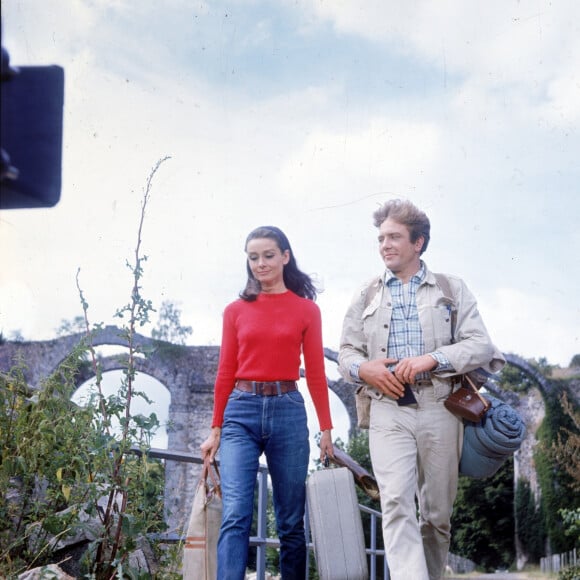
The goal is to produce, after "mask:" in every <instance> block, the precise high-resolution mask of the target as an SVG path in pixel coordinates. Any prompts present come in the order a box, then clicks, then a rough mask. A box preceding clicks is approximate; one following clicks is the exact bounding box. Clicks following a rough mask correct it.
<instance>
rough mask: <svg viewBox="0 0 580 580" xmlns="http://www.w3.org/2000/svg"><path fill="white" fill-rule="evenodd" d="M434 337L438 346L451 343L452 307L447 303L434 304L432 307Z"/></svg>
mask: <svg viewBox="0 0 580 580" xmlns="http://www.w3.org/2000/svg"><path fill="white" fill-rule="evenodd" d="M431 314H432V319H433V338H434V339H435V343H436V345H437V346H445V345H447V344H451V342H452V336H451V319H452V309H451V308H450V307H449V306H448V305H446V304H442V305H438V306H434V307H433V309H432V312H431Z"/></svg>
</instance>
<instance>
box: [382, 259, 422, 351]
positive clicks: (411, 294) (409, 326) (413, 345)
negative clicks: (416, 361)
mask: <svg viewBox="0 0 580 580" xmlns="http://www.w3.org/2000/svg"><path fill="white" fill-rule="evenodd" d="M424 279H425V266H424V265H423V264H422V263H421V268H420V269H419V271H418V272H417V273H416V274H415V275H414V276H413V277H412V278H411V279H410V280H409V283H408V284H403V283H402V282H401V280H399V278H397V277H396V276H394V275H393V274H392V273H391V272H390V271H389V270H387V275H386V277H385V284H386V285H387V286H388V287H389V290H390V292H391V298H392V308H393V313H392V315H391V328H390V330H389V342H388V346H387V348H388V356H389V357H390V358H396V359H397V360H401V359H403V358H408V357H411V356H420V355H422V354H424V353H425V345H424V343H423V332H422V330H421V324H420V323H419V312H418V310H417V299H416V298H417V288H419V286H420V285H421V282H423V280H424Z"/></svg>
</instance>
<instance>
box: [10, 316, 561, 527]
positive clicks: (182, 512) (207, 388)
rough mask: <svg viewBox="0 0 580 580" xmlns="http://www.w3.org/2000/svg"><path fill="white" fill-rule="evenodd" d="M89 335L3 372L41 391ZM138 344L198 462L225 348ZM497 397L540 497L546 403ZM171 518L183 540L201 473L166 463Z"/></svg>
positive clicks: (519, 363) (118, 341)
mask: <svg viewBox="0 0 580 580" xmlns="http://www.w3.org/2000/svg"><path fill="white" fill-rule="evenodd" d="M82 338H83V335H82V334H74V335H70V336H66V337H62V338H57V339H54V340H49V341H37V342H5V343H4V344H2V345H0V372H3V371H7V370H8V369H10V368H11V366H13V364H14V361H15V360H16V359H17V358H18V357H20V358H21V359H22V360H24V361H26V367H27V368H26V370H25V379H26V381H27V383H28V384H29V385H30V386H31V387H33V388H40V386H41V384H42V380H43V379H44V378H45V377H47V376H48V375H50V374H51V373H52V372H53V371H54V370H55V369H56V368H57V367H58V365H59V364H60V363H61V362H62V361H63V360H64V359H65V357H66V356H67V355H69V353H70V352H71V351H72V350H73V349H74V348H75V347H76V346H77V345H78V344H79V342H80V341H81V340H82ZM134 343H135V344H136V345H138V346H139V347H140V348H141V349H142V350H143V351H146V352H147V356H146V357H138V358H137V359H136V368H137V371H138V372H140V373H144V374H147V375H149V376H151V377H153V378H155V379H157V380H158V381H159V382H160V383H162V384H163V385H164V386H165V388H166V389H167V390H168V391H169V394H170V400H171V402H170V405H169V415H168V428H167V437H168V442H167V448H168V449H170V450H172V451H187V452H191V453H193V454H195V455H197V454H198V452H199V445H200V443H201V442H202V441H203V440H204V439H205V438H206V436H207V434H208V432H209V426H210V425H209V418H210V417H211V412H212V408H213V381H214V377H215V373H216V369H217V364H218V356H219V347H217V346H180V345H173V344H170V343H165V342H160V341H156V340H153V339H151V338H148V337H145V336H142V335H136V337H135V340H134ZM93 345H94V346H95V347H99V346H105V345H117V346H120V347H126V346H127V341H126V339H125V338H123V336H122V333H121V331H120V330H119V329H118V328H117V327H115V326H107V327H105V328H103V329H101V330H100V331H98V332H97V333H96V334H95V335H94V337H93ZM325 356H326V358H327V359H328V360H330V361H334V362H336V358H337V353H336V352H334V351H331V350H329V349H325ZM505 356H506V359H507V361H508V363H509V364H511V365H514V366H515V367H517V368H519V369H520V370H522V371H523V372H525V373H526V374H527V375H528V376H529V377H530V378H531V379H532V380H534V381H535V383H536V385H537V386H538V389H539V391H540V392H541V393H542V394H543V395H545V394H548V393H549V392H551V391H552V390H553V389H554V388H555V387H554V385H553V384H552V383H551V382H550V381H548V380H546V378H545V377H543V376H542V375H541V374H540V373H538V372H537V371H536V370H535V369H534V368H533V367H532V366H531V365H529V364H528V363H527V362H526V361H525V360H523V359H522V358H521V357H518V356H514V355H510V354H507V355H505ZM99 360H100V363H101V366H102V370H103V372H107V371H112V370H119V369H122V368H123V363H122V360H121V359H120V357H119V356H118V355H115V356H104V357H100V359H99ZM92 377H93V373H92V370H89V371H85V372H84V374H83V373H81V375H79V377H78V381H77V385H78V386H80V385H81V384H83V383H84V382H85V381H87V380H88V379H90V378H92ZM329 386H330V388H331V389H332V391H333V392H334V393H335V394H336V395H337V396H338V397H339V398H340V400H341V401H342V403H343V404H344V406H345V408H346V410H347V413H348V416H349V419H350V428H349V432H350V433H353V432H354V431H355V430H356V408H355V403H354V397H353V391H352V386H350V385H348V384H347V383H345V382H344V381H342V379H340V380H337V381H331V380H329ZM489 390H490V391H491V392H492V394H493V395H494V396H496V397H497V398H499V399H502V400H505V401H506V402H509V403H510V404H512V405H513V406H517V407H518V410H519V411H520V413H521V414H522V416H523V418H524V420H525V421H526V426H527V431H528V434H527V437H526V441H525V442H524V444H523V446H522V449H521V450H520V451H519V452H518V453H517V454H516V458H515V472H516V473H515V476H516V478H518V477H520V476H521V477H524V478H525V479H527V480H529V481H530V483H531V486H532V489H536V490H537V481H536V474H535V471H534V468H533V462H532V450H533V446H534V442H535V432H536V429H537V427H538V426H539V424H540V423H541V420H542V418H543V416H544V407H543V399H542V397H539V396H538V395H537V393H536V395H535V396H534V394H531V395H529V396H527V397H523V398H518V396H517V395H515V394H513V393H508V392H502V391H501V390H499V389H497V388H496V387H495V386H494V385H490V386H489ZM165 470H166V483H165V511H166V518H167V523H168V524H169V530H170V531H177V532H180V531H181V529H182V527H183V525H184V522H185V519H186V517H187V515H188V514H189V510H190V505H191V501H192V498H193V492H194V487H195V484H196V482H197V476H198V472H199V466H197V465H192V464H187V463H178V462H173V461H167V462H166V468H165Z"/></svg>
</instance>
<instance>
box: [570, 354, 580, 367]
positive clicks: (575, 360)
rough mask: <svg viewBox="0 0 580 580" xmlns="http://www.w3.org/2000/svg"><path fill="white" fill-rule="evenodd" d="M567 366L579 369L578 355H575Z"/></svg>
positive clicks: (579, 355)
mask: <svg viewBox="0 0 580 580" xmlns="http://www.w3.org/2000/svg"><path fill="white" fill-rule="evenodd" d="M568 366H569V367H570V368H580V354H575V355H574V356H573V357H572V360H571V361H570V364H569V365H568Z"/></svg>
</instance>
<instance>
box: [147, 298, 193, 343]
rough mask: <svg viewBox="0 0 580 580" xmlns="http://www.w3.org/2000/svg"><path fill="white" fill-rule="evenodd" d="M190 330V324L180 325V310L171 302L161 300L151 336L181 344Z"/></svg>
mask: <svg viewBox="0 0 580 580" xmlns="http://www.w3.org/2000/svg"><path fill="white" fill-rule="evenodd" d="M192 332H193V330H192V328H191V326H182V325H181V310H180V309H179V308H177V306H176V305H175V304H174V303H173V302H171V301H169V300H165V301H163V302H162V303H161V308H160V309H159V318H158V320H157V328H154V329H153V330H152V331H151V338H154V339H155V340H164V341H165V342H171V343H173V344H181V345H183V344H185V341H186V339H187V337H188V336H189V335H190V334H191V333H192Z"/></svg>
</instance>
